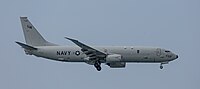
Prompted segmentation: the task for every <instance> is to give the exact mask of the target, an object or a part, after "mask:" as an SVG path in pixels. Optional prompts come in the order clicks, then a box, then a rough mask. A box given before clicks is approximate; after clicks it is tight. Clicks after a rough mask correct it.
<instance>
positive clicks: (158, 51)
mask: <svg viewBox="0 0 200 89" xmlns="http://www.w3.org/2000/svg"><path fill="white" fill-rule="evenodd" d="M156 55H157V56H160V55H161V49H160V48H157V49H156Z"/></svg>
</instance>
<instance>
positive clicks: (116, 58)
mask: <svg viewBox="0 0 200 89" xmlns="http://www.w3.org/2000/svg"><path fill="white" fill-rule="evenodd" d="M121 59H122V56H121V55H119V54H111V55H108V56H107V57H106V63H111V62H120V61H121Z"/></svg>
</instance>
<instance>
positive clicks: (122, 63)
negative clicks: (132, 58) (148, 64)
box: [107, 62, 126, 68]
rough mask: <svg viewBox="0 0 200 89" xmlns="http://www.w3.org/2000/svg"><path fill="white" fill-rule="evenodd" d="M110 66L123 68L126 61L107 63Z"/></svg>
mask: <svg viewBox="0 0 200 89" xmlns="http://www.w3.org/2000/svg"><path fill="white" fill-rule="evenodd" d="M107 65H108V66H110V68H124V67H125V66H126V62H112V63H107Z"/></svg>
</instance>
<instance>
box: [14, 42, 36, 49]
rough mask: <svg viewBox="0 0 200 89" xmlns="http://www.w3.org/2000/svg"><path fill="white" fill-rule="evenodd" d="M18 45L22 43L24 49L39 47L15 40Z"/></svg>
mask: <svg viewBox="0 0 200 89" xmlns="http://www.w3.org/2000/svg"><path fill="white" fill-rule="evenodd" d="M15 42H16V43H17V44H18V45H20V46H21V47H22V48H24V49H29V50H37V48H35V47H33V46H30V45H27V44H24V43H21V42H17V41H15Z"/></svg>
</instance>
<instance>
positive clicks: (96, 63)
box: [94, 61, 101, 71]
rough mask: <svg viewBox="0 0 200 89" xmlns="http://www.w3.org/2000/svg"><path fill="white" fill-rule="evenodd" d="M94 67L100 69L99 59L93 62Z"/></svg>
mask: <svg viewBox="0 0 200 89" xmlns="http://www.w3.org/2000/svg"><path fill="white" fill-rule="evenodd" d="M94 67H95V68H96V69H97V70H98V71H101V63H100V61H96V62H95V63H94Z"/></svg>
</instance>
